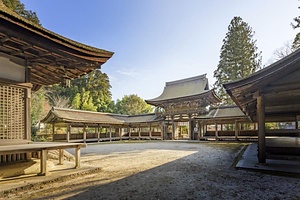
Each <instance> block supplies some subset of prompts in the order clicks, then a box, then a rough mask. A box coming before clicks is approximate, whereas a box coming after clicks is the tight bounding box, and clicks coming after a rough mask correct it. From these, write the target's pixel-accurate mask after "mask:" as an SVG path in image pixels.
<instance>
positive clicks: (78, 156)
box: [75, 147, 80, 168]
mask: <svg viewBox="0 0 300 200" xmlns="http://www.w3.org/2000/svg"><path fill="white" fill-rule="evenodd" d="M79 167H80V147H76V149H75V168H79Z"/></svg>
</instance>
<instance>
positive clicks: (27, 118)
mask: <svg viewBox="0 0 300 200" xmlns="http://www.w3.org/2000/svg"><path fill="white" fill-rule="evenodd" d="M25 82H26V83H30V82H31V67H29V66H26V69H25ZM24 93H25V95H24V110H25V113H24V115H25V116H24V121H25V122H24V125H25V126H24V128H25V135H24V138H19V139H25V140H31V127H30V121H31V117H30V107H31V100H30V99H31V88H26V89H24Z"/></svg>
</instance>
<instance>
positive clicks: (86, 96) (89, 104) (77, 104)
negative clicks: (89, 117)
mask: <svg viewBox="0 0 300 200" xmlns="http://www.w3.org/2000/svg"><path fill="white" fill-rule="evenodd" d="M72 107H73V108H75V109H78V110H89V111H97V106H95V105H94V103H93V98H92V96H91V95H90V91H85V89H84V88H83V89H82V92H81V93H77V94H76V96H75V97H74V98H73V101H72Z"/></svg>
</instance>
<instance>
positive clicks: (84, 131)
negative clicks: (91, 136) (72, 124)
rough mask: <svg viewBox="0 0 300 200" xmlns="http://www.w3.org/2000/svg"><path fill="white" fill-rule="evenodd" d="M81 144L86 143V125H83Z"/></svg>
mask: <svg viewBox="0 0 300 200" xmlns="http://www.w3.org/2000/svg"><path fill="white" fill-rule="evenodd" d="M83 126H84V127H83V142H84V143H86V125H85V124H84V125H83Z"/></svg>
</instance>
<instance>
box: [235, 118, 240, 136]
mask: <svg viewBox="0 0 300 200" xmlns="http://www.w3.org/2000/svg"><path fill="white" fill-rule="evenodd" d="M234 135H235V140H239V126H238V122H237V120H235V122H234Z"/></svg>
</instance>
